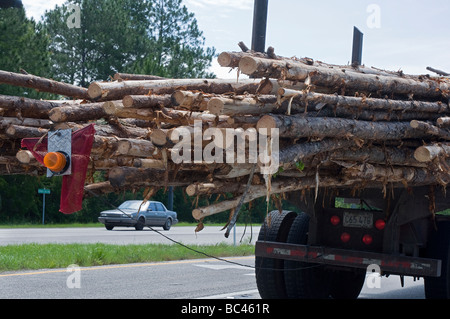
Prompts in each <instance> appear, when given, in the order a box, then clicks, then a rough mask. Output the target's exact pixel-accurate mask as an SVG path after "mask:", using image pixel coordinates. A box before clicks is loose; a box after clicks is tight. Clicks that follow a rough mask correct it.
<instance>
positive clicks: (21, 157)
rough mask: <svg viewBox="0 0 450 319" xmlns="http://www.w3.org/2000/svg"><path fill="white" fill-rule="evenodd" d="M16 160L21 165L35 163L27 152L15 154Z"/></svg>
mask: <svg viewBox="0 0 450 319" xmlns="http://www.w3.org/2000/svg"><path fill="white" fill-rule="evenodd" d="M16 158H17V160H18V161H19V162H21V163H22V164H30V163H32V162H34V161H36V160H35V158H34V156H33V154H32V153H31V152H30V151H27V150H20V151H18V152H17V154H16Z"/></svg>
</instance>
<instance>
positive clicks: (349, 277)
mask: <svg viewBox="0 0 450 319" xmlns="http://www.w3.org/2000/svg"><path fill="white" fill-rule="evenodd" d="M332 276H333V278H332V280H331V289H330V295H331V297H332V298H334V299H356V298H358V296H359V294H360V293H361V289H362V287H363V285H364V282H365V280H366V270H363V269H354V270H353V271H345V270H340V271H339V270H337V271H334V272H333V274H332Z"/></svg>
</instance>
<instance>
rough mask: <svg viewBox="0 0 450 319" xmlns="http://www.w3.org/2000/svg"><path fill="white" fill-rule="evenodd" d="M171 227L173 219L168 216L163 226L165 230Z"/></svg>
mask: <svg viewBox="0 0 450 319" xmlns="http://www.w3.org/2000/svg"><path fill="white" fill-rule="evenodd" d="M170 227H172V220H171V219H170V218H167V220H166V223H165V224H164V226H163V229H164V230H169V229H170Z"/></svg>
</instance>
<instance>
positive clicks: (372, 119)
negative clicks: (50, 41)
mask: <svg viewBox="0 0 450 319" xmlns="http://www.w3.org/2000/svg"><path fill="white" fill-rule="evenodd" d="M218 60H219V63H220V65H221V66H223V67H226V68H232V69H237V78H236V79H184V80H183V79H163V78H158V77H154V76H145V75H132V74H116V75H115V76H114V80H113V81H110V82H93V83H91V85H90V86H89V88H88V89H86V88H81V87H77V86H73V85H68V84H65V83H61V82H56V81H53V80H50V79H45V78H41V77H37V76H32V75H23V74H16V73H11V72H4V71H0V83H5V84H10V85H16V86H22V87H31V88H34V89H36V90H39V91H45V92H51V93H54V94H59V95H62V96H65V97H66V98H70V99H66V100H56V101H48V100H32V99H28V98H24V97H14V96H0V116H1V117H0V149H1V155H0V174H3V175H5V174H29V175H43V174H45V173H44V168H43V167H42V165H40V164H39V163H37V162H36V160H35V159H34V158H33V156H32V155H31V153H30V152H29V150H26V149H20V140H21V139H22V138H26V137H42V136H44V135H45V134H46V133H47V132H48V131H49V130H54V129H67V128H70V129H73V130H77V129H79V128H82V127H84V126H86V125H88V124H89V123H93V122H94V123H95V129H96V135H95V141H94V146H93V148H92V152H91V158H92V160H91V163H90V167H89V172H88V173H89V174H91V173H92V172H94V171H98V170H100V171H106V172H107V174H106V176H107V181H106V182H103V183H97V184H88V185H86V187H85V189H86V192H87V193H86V194H88V193H92V192H94V193H102V192H103V193H108V192H114V191H120V190H124V189H135V188H143V187H156V188H158V187H167V186H180V187H185V188H186V192H187V194H188V195H190V196H208V195H211V194H221V193H232V194H234V198H233V199H231V200H224V201H220V202H216V203H215V204H212V205H210V206H207V207H197V208H196V209H194V210H193V216H194V218H195V219H197V220H202V219H203V218H205V217H206V216H210V215H212V214H216V213H219V212H223V211H227V210H232V211H233V209H234V208H236V207H237V206H239V205H240V204H241V203H246V202H250V201H252V200H254V199H256V198H259V197H265V196H268V195H273V194H282V193H287V192H292V191H303V190H308V189H310V190H312V191H317V189H319V188H323V187H329V188H342V187H343V188H347V189H362V188H365V187H366V188H367V187H377V188H380V191H381V192H382V191H384V192H386V190H387V189H389V188H388V187H391V186H392V187H399V186H400V187H414V186H423V185H442V186H444V187H445V186H446V184H447V183H448V182H449V181H450V178H449V174H448V173H449V167H448V165H449V162H448V161H447V156H448V155H449V154H450V131H449V130H448V128H449V127H450V109H449V104H448V100H449V99H448V96H449V93H450V91H449V90H450V80H449V79H448V78H446V77H431V76H429V75H423V76H410V75H406V74H403V73H402V72H389V71H384V70H379V69H375V68H367V67H362V66H350V65H348V66H337V65H329V64H325V63H321V62H317V61H314V60H312V59H308V58H302V59H297V58H283V57H279V56H276V55H275V54H274V53H273V50H268V53H265V54H262V53H254V52H250V51H247V52H224V53H222V54H221V55H220V56H219V58H218ZM241 74H245V75H248V77H245V78H244V76H242V75H241ZM194 121H201V123H202V126H201V128H202V130H203V132H204V131H205V130H206V129H208V128H219V129H223V130H225V129H227V128H234V129H236V128H242V129H244V130H246V129H255V130H257V131H258V130H259V129H262V128H267V129H272V128H276V129H278V132H279V152H278V153H277V154H272V155H276V156H278V158H279V164H280V168H279V169H278V171H277V172H276V173H274V174H273V175H271V176H267V175H262V174H261V171H260V169H259V167H258V165H255V164H252V163H241V164H236V163H227V162H226V161H225V160H224V161H223V163H207V162H205V161H200V162H194V161H192V162H190V163H181V164H175V163H174V162H173V161H172V158H171V149H172V148H173V147H174V145H176V142H177V140H174V139H173V138H172V134H173V132H174V129H176V128H180V127H183V128H186V129H188V130H191V131H192V130H193V127H194ZM210 142H211V141H204V140H203V141H202V145H203V146H205V145H207V144H208V143H210ZM219 144H220V143H218V145H219ZM234 151H235V152H240V151H242V150H238V149H235V150H234ZM245 151H246V154H248V149H247V150H245ZM191 158H192V159H193V158H194V156H193V154H192V157H191Z"/></svg>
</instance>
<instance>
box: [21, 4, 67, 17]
mask: <svg viewBox="0 0 450 319" xmlns="http://www.w3.org/2000/svg"><path fill="white" fill-rule="evenodd" d="M64 2H66V0H22V4H23V6H24V8H25V13H26V14H27V17H28V18H34V20H36V21H39V20H40V19H41V17H42V16H43V15H44V13H45V11H46V10H51V9H53V8H54V7H55V6H56V5H61V4H63V3H64Z"/></svg>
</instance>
